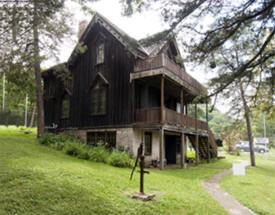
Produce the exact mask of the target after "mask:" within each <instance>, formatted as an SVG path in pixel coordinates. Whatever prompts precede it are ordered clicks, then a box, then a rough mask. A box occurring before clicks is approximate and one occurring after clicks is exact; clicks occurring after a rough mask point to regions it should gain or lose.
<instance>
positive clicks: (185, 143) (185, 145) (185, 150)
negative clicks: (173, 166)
mask: <svg viewBox="0 0 275 215" xmlns="http://www.w3.org/2000/svg"><path fill="white" fill-rule="evenodd" d="M184 148H185V149H184V153H185V154H184V158H185V160H186V159H187V141H186V135H184Z"/></svg>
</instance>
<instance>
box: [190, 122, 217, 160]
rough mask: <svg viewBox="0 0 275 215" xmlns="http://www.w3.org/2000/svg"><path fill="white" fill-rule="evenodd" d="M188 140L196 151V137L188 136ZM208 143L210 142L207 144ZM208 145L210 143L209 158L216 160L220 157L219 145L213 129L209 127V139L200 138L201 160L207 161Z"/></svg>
mask: <svg viewBox="0 0 275 215" xmlns="http://www.w3.org/2000/svg"><path fill="white" fill-rule="evenodd" d="M188 138H189V140H190V142H191V144H192V146H193V148H194V149H196V135H188ZM207 141H208V142H207ZM208 143H209V157H210V158H216V157H217V156H218V152H217V144H216V141H215V138H214V135H213V133H212V131H211V129H210V128H209V127H208V138H207V137H204V136H199V147H198V149H199V158H200V159H203V160H204V159H207V158H208Z"/></svg>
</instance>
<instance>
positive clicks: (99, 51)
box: [96, 42, 104, 64]
mask: <svg viewBox="0 0 275 215" xmlns="http://www.w3.org/2000/svg"><path fill="white" fill-rule="evenodd" d="M101 63H104V43H103V42H101V43H99V44H98V45H97V46H96V64H101Z"/></svg>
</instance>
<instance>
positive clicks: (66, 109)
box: [61, 94, 70, 118]
mask: <svg viewBox="0 0 275 215" xmlns="http://www.w3.org/2000/svg"><path fill="white" fill-rule="evenodd" d="M69 114H70V97H69V95H68V94H65V95H64V96H63V98H62V104H61V117H62V118H69Z"/></svg>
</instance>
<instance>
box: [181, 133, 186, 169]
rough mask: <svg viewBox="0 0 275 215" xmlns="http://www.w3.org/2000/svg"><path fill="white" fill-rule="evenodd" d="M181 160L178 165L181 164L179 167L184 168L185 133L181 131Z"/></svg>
mask: <svg viewBox="0 0 275 215" xmlns="http://www.w3.org/2000/svg"><path fill="white" fill-rule="evenodd" d="M180 148H181V156H180V157H181V162H180V165H181V168H185V154H186V151H185V150H186V148H185V135H184V133H183V132H182V133H181V147H180Z"/></svg>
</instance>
